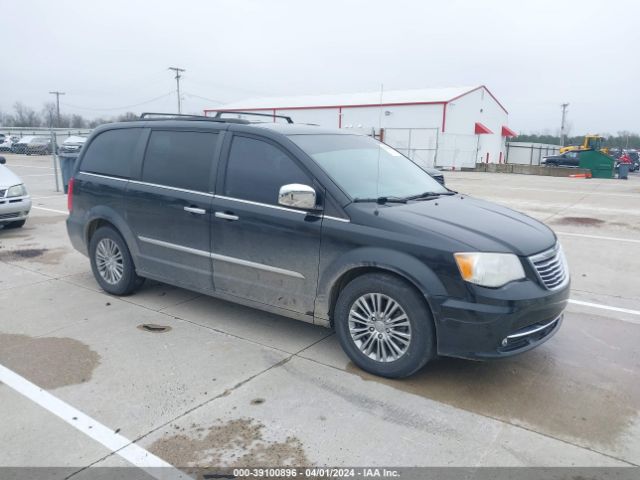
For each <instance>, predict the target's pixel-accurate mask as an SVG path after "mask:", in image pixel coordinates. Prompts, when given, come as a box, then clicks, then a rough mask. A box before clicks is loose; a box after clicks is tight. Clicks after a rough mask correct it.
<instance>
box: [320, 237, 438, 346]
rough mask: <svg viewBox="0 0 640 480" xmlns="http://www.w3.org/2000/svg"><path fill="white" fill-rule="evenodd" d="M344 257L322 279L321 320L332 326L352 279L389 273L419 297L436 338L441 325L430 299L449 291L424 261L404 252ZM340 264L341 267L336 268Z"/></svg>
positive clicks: (382, 251)
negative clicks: (341, 293)
mask: <svg viewBox="0 0 640 480" xmlns="http://www.w3.org/2000/svg"><path fill="white" fill-rule="evenodd" d="M343 257H347V258H343ZM343 257H340V258H339V259H337V260H336V261H334V262H333V264H332V266H330V267H328V268H327V269H326V270H325V273H324V274H323V275H322V276H321V278H320V279H319V285H318V296H317V304H316V312H317V316H318V317H320V318H325V319H326V321H328V322H329V324H330V325H331V326H333V321H334V318H333V312H334V308H335V305H336V301H337V299H338V295H339V294H340V291H341V290H342V288H344V287H345V286H346V285H347V284H348V283H349V282H351V281H352V280H353V279H355V278H357V277H359V276H362V275H365V274H367V273H386V274H389V275H393V276H394V277H396V278H398V279H400V280H402V281H405V282H407V283H408V284H409V285H410V286H411V287H412V288H414V289H415V290H416V291H417V292H418V293H419V294H420V297H421V298H423V299H424V302H425V306H426V308H427V309H428V310H429V312H430V313H431V316H432V317H433V320H434V325H435V327H436V334H437V323H438V322H436V321H435V320H436V319H435V315H434V309H433V306H432V304H431V300H430V297H432V296H435V295H444V294H446V291H445V288H444V285H443V284H442V282H441V281H440V280H439V279H438V277H437V276H436V274H435V273H434V272H433V270H431V269H430V268H429V267H428V266H427V265H426V264H425V263H424V262H423V261H421V260H420V259H418V258H416V257H414V256H412V255H409V254H407V253H404V252H397V251H393V250H386V249H378V248H363V249H359V250H358V251H355V252H350V253H348V254H346V255H345V256H343ZM372 259H377V260H372ZM380 259H383V260H384V261H380ZM340 264H341V265H342V266H341V267H337V266H336V265H340Z"/></svg>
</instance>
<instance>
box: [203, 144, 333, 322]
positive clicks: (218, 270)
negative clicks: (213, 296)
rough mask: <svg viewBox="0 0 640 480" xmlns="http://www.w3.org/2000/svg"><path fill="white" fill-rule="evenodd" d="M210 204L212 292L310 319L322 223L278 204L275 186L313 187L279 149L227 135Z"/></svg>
mask: <svg viewBox="0 0 640 480" xmlns="http://www.w3.org/2000/svg"><path fill="white" fill-rule="evenodd" d="M219 175H221V179H219V183H218V185H219V186H220V187H221V190H220V189H218V190H217V192H216V195H215V197H214V199H213V207H212V211H213V212H212V214H213V218H212V222H211V226H212V227H211V232H212V233H211V240H212V258H213V278H214V287H215V290H216V291H218V292H222V293H226V294H229V295H233V296H236V297H241V298H244V299H248V300H252V301H255V302H259V303H262V304H266V305H272V306H276V307H281V308H285V309H287V310H292V311H294V312H298V313H302V314H307V315H313V306H314V301H315V295H316V287H317V281H318V259H319V250H320V231H321V228H320V227H321V218H320V217H319V216H317V215H313V214H309V213H308V212H306V211H303V210H296V209H292V208H285V207H282V206H279V205H278V192H279V190H280V187H281V186H283V185H286V184H290V183H299V184H305V185H309V186H312V185H313V179H312V177H311V175H310V174H309V173H308V172H307V171H306V170H305V169H304V168H303V166H302V165H300V164H299V163H298V162H297V160H296V159H295V158H293V157H292V156H291V155H290V154H289V153H288V152H286V151H285V150H284V149H282V148H281V147H280V146H278V145H276V144H274V143H271V142H270V141H268V140H265V139H261V138H259V137H252V136H245V135H237V134H236V135H234V137H233V139H232V141H231V146H230V150H229V155H228V161H227V163H226V167H225V168H222V169H221V172H220V174H219Z"/></svg>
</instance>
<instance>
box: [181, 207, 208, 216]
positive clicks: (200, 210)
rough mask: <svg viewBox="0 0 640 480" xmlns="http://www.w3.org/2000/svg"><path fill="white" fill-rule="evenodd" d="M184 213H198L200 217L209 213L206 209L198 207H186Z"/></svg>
mask: <svg viewBox="0 0 640 480" xmlns="http://www.w3.org/2000/svg"><path fill="white" fill-rule="evenodd" d="M184 211H185V212H189V213H197V214H198V215H204V214H205V213H207V211H206V210H205V209H204V208H198V207H184Z"/></svg>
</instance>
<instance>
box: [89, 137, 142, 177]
mask: <svg viewBox="0 0 640 480" xmlns="http://www.w3.org/2000/svg"><path fill="white" fill-rule="evenodd" d="M141 131H142V129H140V128H123V129H118V130H107V131H106V132H103V133H101V134H100V135H98V136H97V137H96V138H94V139H93V140H92V141H91V144H90V145H89V149H88V150H87V153H86V154H85V155H84V159H83V160H82V167H81V168H82V170H84V171H86V172H91V173H99V174H102V175H113V176H115V177H124V178H129V176H130V175H131V164H132V163H133V157H134V155H135V153H136V147H137V146H138V139H139V138H140V133H141Z"/></svg>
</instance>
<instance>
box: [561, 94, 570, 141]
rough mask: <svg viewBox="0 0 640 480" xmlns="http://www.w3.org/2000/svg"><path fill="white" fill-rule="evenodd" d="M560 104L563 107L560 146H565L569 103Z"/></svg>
mask: <svg viewBox="0 0 640 480" xmlns="http://www.w3.org/2000/svg"><path fill="white" fill-rule="evenodd" d="M560 106H561V107H562V124H561V125H560V146H561V147H564V136H565V132H564V121H565V120H566V118H567V107H568V106H569V104H568V103H563V104H562V105H560Z"/></svg>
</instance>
